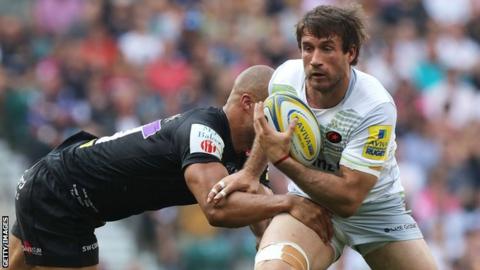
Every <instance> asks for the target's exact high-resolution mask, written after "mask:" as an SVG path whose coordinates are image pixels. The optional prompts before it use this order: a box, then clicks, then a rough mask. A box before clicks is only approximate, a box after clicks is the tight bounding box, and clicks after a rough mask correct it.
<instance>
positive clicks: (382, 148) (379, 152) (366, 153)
mask: <svg viewBox="0 0 480 270" xmlns="http://www.w3.org/2000/svg"><path fill="white" fill-rule="evenodd" d="M391 133H392V126H386V125H385V126H371V127H369V128H368V138H367V142H366V143H365V145H364V146H363V152H362V156H363V157H365V158H368V159H373V160H385V159H386V158H387V148H388V143H389V141H390V136H391Z"/></svg>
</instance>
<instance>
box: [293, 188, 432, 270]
mask: <svg viewBox="0 0 480 270" xmlns="http://www.w3.org/2000/svg"><path fill="white" fill-rule="evenodd" d="M290 193H293V194H296V195H299V196H303V197H305V194H303V193H300V192H295V191H291V192H290ZM332 222H333V226H334V236H333V239H332V242H331V245H332V247H333V248H334V250H335V260H337V259H338V258H339V257H340V255H342V251H343V248H344V247H345V245H347V246H349V247H351V248H353V249H355V250H356V251H358V252H359V253H360V254H362V256H365V255H367V254H368V253H369V252H371V251H374V250H376V249H378V248H380V247H382V246H384V245H386V244H388V243H389V242H396V241H405V240H413V239H422V238H423V235H422V232H421V231H420V229H419V228H418V225H417V223H416V222H415V220H414V219H413V217H412V216H411V215H410V211H407V210H406V209H405V201H404V198H403V195H402V194H401V193H398V194H394V195H390V196H388V197H385V198H382V199H379V200H377V201H375V202H368V203H364V204H362V205H361V206H360V208H359V210H358V211H357V213H356V214H355V215H354V216H351V217H349V218H341V217H339V216H336V215H334V216H333V219H332Z"/></svg>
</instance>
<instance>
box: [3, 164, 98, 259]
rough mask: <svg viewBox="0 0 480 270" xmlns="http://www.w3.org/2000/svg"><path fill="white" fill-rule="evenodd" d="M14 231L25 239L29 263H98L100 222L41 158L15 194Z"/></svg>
mask: <svg viewBox="0 0 480 270" xmlns="http://www.w3.org/2000/svg"><path fill="white" fill-rule="evenodd" d="M15 199H16V201H15V211H16V216H17V220H16V222H15V224H14V225H13V228H12V234H13V235H15V236H16V237H18V238H19V239H20V240H21V241H22V245H23V251H24V254H25V258H26V263H27V264H30V265H38V266H50V267H55V266H56V267H85V266H92V265H96V264H98V243H97V238H96V237H95V235H94V230H95V228H96V227H98V226H100V225H102V224H101V222H99V221H98V220H96V219H95V218H92V216H90V215H88V214H87V213H86V212H84V210H82V209H81V206H80V205H79V204H78V203H77V202H76V201H75V200H74V198H73V196H72V195H71V194H70V191H68V190H67V188H66V187H65V186H64V185H62V184H61V182H60V181H58V180H57V179H56V178H55V177H54V175H52V174H51V173H50V172H49V171H48V169H47V167H46V164H45V161H44V160H42V161H40V162H39V163H37V164H36V165H35V166H34V167H32V168H31V169H29V170H28V171H26V172H25V174H24V176H23V177H22V179H21V181H20V183H19V185H18V187H17V194H16V196H15Z"/></svg>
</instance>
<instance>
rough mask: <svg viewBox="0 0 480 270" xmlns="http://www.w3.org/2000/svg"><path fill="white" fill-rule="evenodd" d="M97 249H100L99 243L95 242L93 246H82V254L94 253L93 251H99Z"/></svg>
mask: <svg viewBox="0 0 480 270" xmlns="http://www.w3.org/2000/svg"><path fill="white" fill-rule="evenodd" d="M97 248H98V243H97V242H95V243H93V244H91V245H86V246H82V252H84V253H85V252H89V251H93V250H95V249H97Z"/></svg>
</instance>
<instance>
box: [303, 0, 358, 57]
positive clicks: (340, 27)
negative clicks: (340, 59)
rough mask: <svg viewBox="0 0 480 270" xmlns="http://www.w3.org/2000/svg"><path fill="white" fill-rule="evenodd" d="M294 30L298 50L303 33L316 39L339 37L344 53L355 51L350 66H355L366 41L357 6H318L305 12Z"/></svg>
mask: <svg viewBox="0 0 480 270" xmlns="http://www.w3.org/2000/svg"><path fill="white" fill-rule="evenodd" d="M296 28H297V30H296V31H297V32H296V34H297V42H298V48H300V49H301V48H302V44H301V41H302V36H303V35H304V34H305V33H310V34H312V35H313V36H315V37H317V38H325V37H332V36H334V35H337V36H339V37H340V38H341V40H342V50H343V52H344V53H346V52H347V51H348V50H349V49H350V48H352V47H353V48H355V50H356V56H355V58H354V59H353V60H352V62H351V63H350V64H351V65H356V64H357V62H358V56H359V54H360V48H361V46H362V44H363V42H364V41H365V40H366V39H367V33H366V31H365V24H364V15H363V12H362V10H361V7H360V5H358V4H355V5H350V6H348V7H335V6H328V5H321V6H318V7H316V8H314V9H312V10H310V11H309V12H307V14H305V16H303V18H302V19H301V20H300V21H299V22H298V23H297V25H296Z"/></svg>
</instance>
